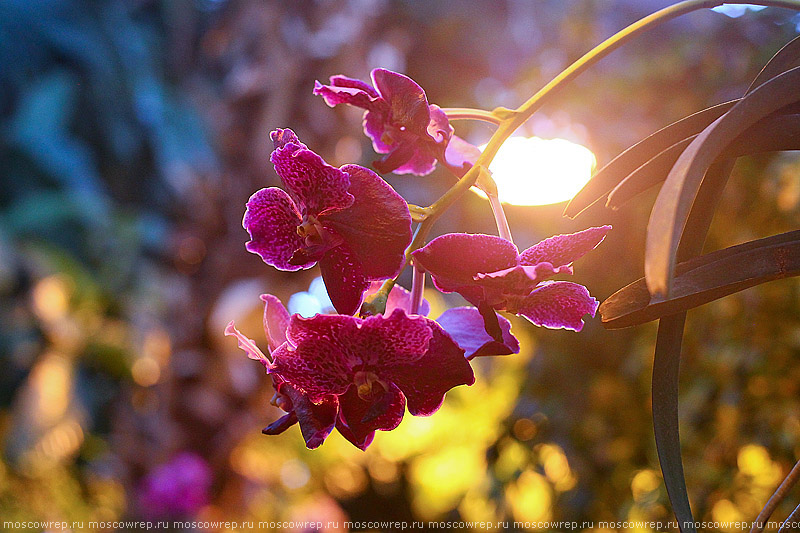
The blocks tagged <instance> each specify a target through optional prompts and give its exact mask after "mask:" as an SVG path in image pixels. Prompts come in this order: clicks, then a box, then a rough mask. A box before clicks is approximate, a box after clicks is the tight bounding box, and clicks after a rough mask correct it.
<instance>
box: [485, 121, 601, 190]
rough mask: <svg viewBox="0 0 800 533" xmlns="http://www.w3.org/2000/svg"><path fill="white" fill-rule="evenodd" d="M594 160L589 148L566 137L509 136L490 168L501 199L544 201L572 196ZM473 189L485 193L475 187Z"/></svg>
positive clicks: (582, 183)
mask: <svg viewBox="0 0 800 533" xmlns="http://www.w3.org/2000/svg"><path fill="white" fill-rule="evenodd" d="M480 148H481V150H483V149H485V148H486V146H485V145H483V146H481V147H480ZM595 162H596V160H595V157H594V154H593V153H592V152H591V150H589V149H588V148H586V147H585V146H582V145H580V144H577V143H573V142H571V141H568V140H566V139H541V138H539V137H530V138H525V137H511V138H510V139H508V140H507V141H506V142H505V143H504V144H503V146H502V147H500V150H498V152H497V155H496V157H495V158H494V161H492V163H491V165H489V170H491V171H492V177H493V178H494V180H495V182H496V183H497V188H498V191H499V194H500V200H501V201H502V202H504V203H507V204H513V205H547V204H555V203H559V202H566V201H567V200H569V199H570V198H572V197H573V196H575V194H577V192H578V191H579V190H581V188H582V187H583V186H584V185H586V182H588V181H589V178H591V177H592V170H593V169H594V166H595ZM472 191H474V192H476V193H477V194H479V195H481V196H484V197H485V195H484V194H483V192H482V191H479V190H478V189H477V188H474V187H473V188H472Z"/></svg>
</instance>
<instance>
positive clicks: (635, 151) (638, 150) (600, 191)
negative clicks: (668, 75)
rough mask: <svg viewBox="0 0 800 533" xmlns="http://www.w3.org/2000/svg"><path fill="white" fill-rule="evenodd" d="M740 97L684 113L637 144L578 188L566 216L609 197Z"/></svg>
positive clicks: (716, 117) (573, 214)
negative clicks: (637, 172) (631, 176)
mask: <svg viewBox="0 0 800 533" xmlns="http://www.w3.org/2000/svg"><path fill="white" fill-rule="evenodd" d="M736 102H737V100H733V101H730V102H725V103H722V104H717V105H715V106H713V107H709V108H707V109H703V110H702V111H698V112H697V113H694V114H692V115H689V116H687V117H684V118H682V119H680V120H678V121H676V122H673V123H672V124H670V125H669V126H665V127H664V128H662V129H660V130H658V131H657V132H655V133H653V134H652V135H650V136H648V137H645V138H644V139H642V140H641V141H639V142H638V143H636V144H634V145H633V146H631V147H630V148H628V149H627V150H625V151H624V152H622V153H621V154H619V155H618V156H617V157H615V158H614V159H612V160H611V161H610V162H609V163H608V164H606V165H605V166H604V167H603V168H601V169H600V170H598V171H597V172H595V174H594V176H592V179H591V180H589V182H588V183H587V184H586V185H584V187H583V189H581V190H580V191H578V194H576V195H575V197H574V198H572V200H570V201H569V203H568V204H567V206H566V207H565V208H564V216H567V217H570V218H575V217H577V216H578V215H579V214H581V212H583V211H584V210H585V209H586V208H587V207H589V206H590V205H592V204H593V203H594V202H596V201H597V200H599V199H601V198H603V197H605V196H606V195H607V194H608V193H609V191H611V190H612V189H613V188H614V187H616V186H617V184H619V182H620V181H622V180H623V179H624V178H625V177H626V176H627V175H628V174H630V173H631V172H633V171H635V170H636V169H637V168H639V167H641V166H642V165H644V164H645V163H647V162H648V161H649V160H651V159H652V158H653V157H655V156H656V155H658V154H659V153H660V152H662V151H663V150H664V149H666V148H668V147H670V146H672V145H674V144H675V143H677V142H680V141H682V140H684V139H686V138H687V137H693V136H694V135H697V134H698V133H700V132H701V131H703V129H704V128H705V127H707V126H708V125H709V124H711V123H712V122H713V121H714V120H716V119H718V118H719V117H720V116H722V115H723V114H724V113H725V112H726V111H728V110H729V109H730V108H731V107H733V106H734V104H736Z"/></svg>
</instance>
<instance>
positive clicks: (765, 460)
mask: <svg viewBox="0 0 800 533" xmlns="http://www.w3.org/2000/svg"><path fill="white" fill-rule="evenodd" d="M736 464H737V465H738V466H739V472H741V473H742V474H744V475H747V476H750V477H752V478H753V483H754V484H755V485H761V486H767V487H770V486H773V485H777V484H778V482H779V481H780V480H781V477H782V476H781V467H780V465H779V464H778V463H776V462H774V461H773V460H772V459H771V458H770V456H769V452H768V451H767V449H766V448H764V447H763V446H759V445H757V444H748V445H746V446H743V447H742V448H741V449H740V450H739V454H738V456H737V458H736Z"/></svg>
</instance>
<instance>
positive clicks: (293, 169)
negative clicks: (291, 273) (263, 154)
mask: <svg viewBox="0 0 800 533" xmlns="http://www.w3.org/2000/svg"><path fill="white" fill-rule="evenodd" d="M272 140H273V142H274V144H275V150H274V151H273V152H272V156H271V157H270V160H271V161H272V163H273V164H274V165H275V171H276V172H277V173H278V176H280V178H281V180H282V181H283V185H284V187H285V188H286V191H284V190H282V189H279V188H277V187H270V188H266V189H261V190H259V191H258V192H256V193H255V194H253V196H251V197H250V200H249V201H248V202H247V211H246V212H245V215H244V220H243V223H242V224H243V226H244V227H245V229H246V230H247V231H248V233H249V234H250V238H251V240H250V241H249V242H248V243H247V250H249V251H250V252H253V253H256V254H258V255H260V256H261V258H262V259H263V260H264V262H265V263H267V264H269V265H272V266H274V267H276V268H278V269H280V270H299V269H304V268H310V267H312V266H314V265H315V264H317V263H319V266H320V270H321V273H322V278H323V279H324V281H325V286H326V288H327V290H328V294H329V296H330V298H331V302H332V303H333V305H334V307H335V308H336V310H337V311H338V312H340V313H345V314H353V313H355V311H356V310H357V309H358V307H359V305H360V304H361V298H362V295H363V293H364V291H365V290H366V289H367V287H368V286H369V282H370V280H377V279H386V278H392V277H394V276H396V275H397V274H398V273H399V272H400V269H401V268H402V266H403V261H404V257H403V253H404V251H405V248H406V247H407V246H408V244H409V243H410V242H411V216H410V214H409V212H408V205H407V204H406V202H405V200H403V198H402V197H401V196H400V195H399V194H397V193H396V192H395V191H394V189H392V187H391V186H390V185H389V184H388V183H386V182H385V181H383V179H381V177H380V176H378V175H377V174H375V173H374V172H373V171H371V170H369V169H367V168H364V167H361V166H358V165H344V166H343V167H341V168H335V167H332V166H330V165H328V164H327V163H325V161H324V160H323V159H322V158H321V157H320V156H319V155H317V154H315V153H314V152H312V151H311V150H309V149H308V148H307V147H306V145H304V144H303V143H301V142H300V141H299V140H298V138H297V136H296V135H295V134H294V132H293V131H291V130H289V129H283V130H281V129H279V130H276V131H273V132H272Z"/></svg>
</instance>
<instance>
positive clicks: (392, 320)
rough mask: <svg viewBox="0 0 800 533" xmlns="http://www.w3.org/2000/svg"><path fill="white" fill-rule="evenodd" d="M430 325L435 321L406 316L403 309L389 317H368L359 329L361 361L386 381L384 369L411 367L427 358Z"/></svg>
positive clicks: (430, 334) (395, 311)
mask: <svg viewBox="0 0 800 533" xmlns="http://www.w3.org/2000/svg"><path fill="white" fill-rule="evenodd" d="M431 324H433V321H431V320H428V319H427V318H424V317H421V316H417V315H406V313H405V311H403V310H402V309H395V310H394V311H392V314H391V315H389V316H384V315H376V316H371V317H368V318H365V319H364V320H363V322H362V324H361V329H360V339H359V343H360V345H359V347H358V350H359V352H360V358H361V360H362V361H363V362H364V363H365V364H366V365H367V366H368V367H371V368H374V369H375V372H376V373H377V374H378V377H379V378H383V372H384V371H385V369H387V368H392V367H394V366H397V365H408V364H412V363H414V362H415V361H418V360H420V359H422V358H423V357H424V356H425V353H426V352H427V351H428V345H429V343H430V342H431V336H432V335H433V334H432V332H431V328H430V325H431Z"/></svg>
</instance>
